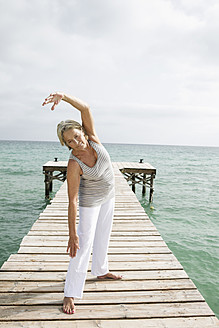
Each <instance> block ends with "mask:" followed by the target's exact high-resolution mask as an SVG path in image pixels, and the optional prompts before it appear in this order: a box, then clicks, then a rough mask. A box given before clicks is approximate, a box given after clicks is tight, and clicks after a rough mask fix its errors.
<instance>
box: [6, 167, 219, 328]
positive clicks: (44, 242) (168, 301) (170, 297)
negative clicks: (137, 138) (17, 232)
mask: <svg viewBox="0 0 219 328" xmlns="http://www.w3.org/2000/svg"><path fill="white" fill-rule="evenodd" d="M114 170H115V179H116V205H115V217H114V224H113V229H112V234H111V240H110V246H109V267H110V270H111V271H113V272H116V273H122V274H123V275H124V279H123V280H122V281H113V280H105V281H99V280H97V279H96V278H95V277H93V276H92V275H91V273H90V265H89V271H88V274H87V280H86V285H85V290H84V296H83V299H82V300H76V301H75V303H76V313H75V314H72V315H68V314H65V313H63V312H62V300H63V296H64V293H63V291H64V282H65V276H66V272H67V268H68V263H69V259H70V257H69V255H68V254H67V253H66V248H67V241H68V223H67V206H68V199H67V191H66V182H64V184H63V185H62V186H61V188H60V190H59V191H58V192H57V194H56V196H55V197H54V199H53V200H52V202H51V205H48V206H47V207H46V209H45V210H44V211H43V212H42V213H41V214H40V216H39V218H38V220H37V221H36V222H35V223H34V224H33V226H32V228H31V230H30V231H29V233H28V234H27V235H26V236H25V237H24V238H23V240H22V242H21V245H20V248H19V250H18V253H17V254H12V255H11V256H10V257H9V259H8V260H7V261H6V262H5V263H4V264H3V266H2V268H1V271H0V301H1V304H0V305H1V307H0V318H1V319H0V327H4V328H9V327H16V328H17V327H31V328H38V327H46V328H49V327H53V328H57V327H63V328H68V327H73V328H76V327H77V328H90V327H92V328H94V327H99V328H137V327H140V328H146V327H151V328H152V327H153V328H160V327H171V328H180V327H185V328H188V327H193V328H194V327H199V328H200V327H205V328H207V327H218V320H217V319H216V317H215V315H214V313H213V312H212V310H211V309H210V308H209V306H208V305H207V303H206V302H205V300H204V298H203V297H202V295H201V294H200V293H199V291H198V290H197V288H196V286H195V285H194V284H193V282H192V281H191V280H190V279H189V277H188V276H187V274H186V272H185V271H184V270H183V267H182V266H181V264H180V263H179V262H178V260H177V259H176V258H175V256H174V255H173V254H172V252H171V251H170V250H169V248H168V247H167V245H166V244H165V242H164V241H163V239H162V238H161V236H160V234H159V232H158V231H157V229H156V228H155V226H154V225H153V223H152V222H151V221H150V220H149V218H148V216H147V215H146V214H145V212H144V210H143V208H142V207H141V205H140V203H139V202H138V200H137V198H136V196H135V194H134V193H133V192H132V190H131V188H130V187H129V186H128V184H127V182H126V180H125V179H124V177H123V175H122V174H121V172H120V171H119V168H118V165H117V164H114Z"/></svg>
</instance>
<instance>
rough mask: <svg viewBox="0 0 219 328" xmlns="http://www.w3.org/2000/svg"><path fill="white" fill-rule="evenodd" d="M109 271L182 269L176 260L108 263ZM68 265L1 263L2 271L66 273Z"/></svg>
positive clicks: (52, 263)
mask: <svg viewBox="0 0 219 328" xmlns="http://www.w3.org/2000/svg"><path fill="white" fill-rule="evenodd" d="M109 265H110V268H111V270H119V271H120V270H126V271H128V270H131V271H132V270H168V269H170V270H172V269H182V265H181V264H180V263H179V262H178V261H176V260H172V261H171V260H170V259H168V261H167V260H165V259H164V260H163V261H160V260H157V261H150V262H122V263H121V262H110V263H109ZM67 269H68V263H65V262H48V263H45V262H32V263H31V265H30V263H27V262H26V263H22V264H19V262H12V261H7V262H5V263H3V265H2V267H1V270H2V271H56V272H60V271H67ZM88 270H91V263H89V266H88Z"/></svg>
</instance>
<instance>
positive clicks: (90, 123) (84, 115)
mask: <svg viewBox="0 0 219 328" xmlns="http://www.w3.org/2000/svg"><path fill="white" fill-rule="evenodd" d="M61 100H64V101H66V102H67V103H69V104H71V105H72V106H73V107H75V108H77V109H78V110H79V111H80V112H81V120H82V126H83V127H84V129H85V131H86V133H87V135H88V137H89V139H90V140H93V141H94V142H96V143H99V144H100V143H101V142H100V140H99V138H98V136H97V133H96V130H95V127H94V119H93V115H92V113H91V110H90V107H89V105H88V104H86V103H85V102H83V101H82V100H80V99H78V98H76V97H73V96H69V95H66V94H65V93H61V92H56V93H51V94H50V95H49V96H48V97H47V98H46V99H45V101H44V103H43V106H44V105H46V104H48V103H52V102H53V103H54V104H53V106H52V107H51V109H52V110H54V109H55V106H56V105H58V104H59V103H60V101H61Z"/></svg>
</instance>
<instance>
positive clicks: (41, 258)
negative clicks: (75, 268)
mask: <svg viewBox="0 0 219 328" xmlns="http://www.w3.org/2000/svg"><path fill="white" fill-rule="evenodd" d="M69 259H70V257H69V255H68V254H66V255H59V254H54V255H52V254H39V255H38V254H12V255H10V257H9V258H8V261H7V262H69ZM168 259H172V260H174V259H175V256H174V255H173V254H169V253H167V254H163V253H161V254H113V255H108V260H109V262H127V261H128V262H142V261H156V260H159V261H162V260H168Z"/></svg>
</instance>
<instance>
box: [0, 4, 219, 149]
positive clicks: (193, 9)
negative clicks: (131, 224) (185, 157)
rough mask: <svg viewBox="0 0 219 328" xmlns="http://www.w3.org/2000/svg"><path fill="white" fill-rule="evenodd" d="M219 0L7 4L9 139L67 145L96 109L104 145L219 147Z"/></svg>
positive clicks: (5, 131)
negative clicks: (83, 116)
mask: <svg viewBox="0 0 219 328" xmlns="http://www.w3.org/2000/svg"><path fill="white" fill-rule="evenodd" d="M218 35H219V2H218V0H208V1H206V0H153V1H151V0H31V1H29V0H7V1H5V0H0V41H1V43H0V44H1V51H0V112H1V119H0V139H1V140H40V141H58V138H57V135H56V126H57V124H58V123H59V122H60V121H62V120H65V119H74V120H77V121H79V122H80V113H79V112H78V111H77V110H76V109H75V108H74V107H72V106H71V105H69V104H67V103H65V102H61V103H60V104H59V106H57V107H56V109H55V111H51V110H50V107H51V106H50V105H47V106H45V107H42V103H43V101H44V98H45V97H47V96H48V95H49V94H50V93H51V92H55V91H61V92H65V93H66V94H69V95H72V96H75V97H77V98H80V99H81V100H84V101H85V102H86V103H88V104H89V105H90V108H91V110H92V113H93V116H94V121H95V127H96V131H97V134H98V136H99V138H100V140H101V141H102V142H103V143H129V144H167V145H193V146H219V69H218V68H219V41H218Z"/></svg>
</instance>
